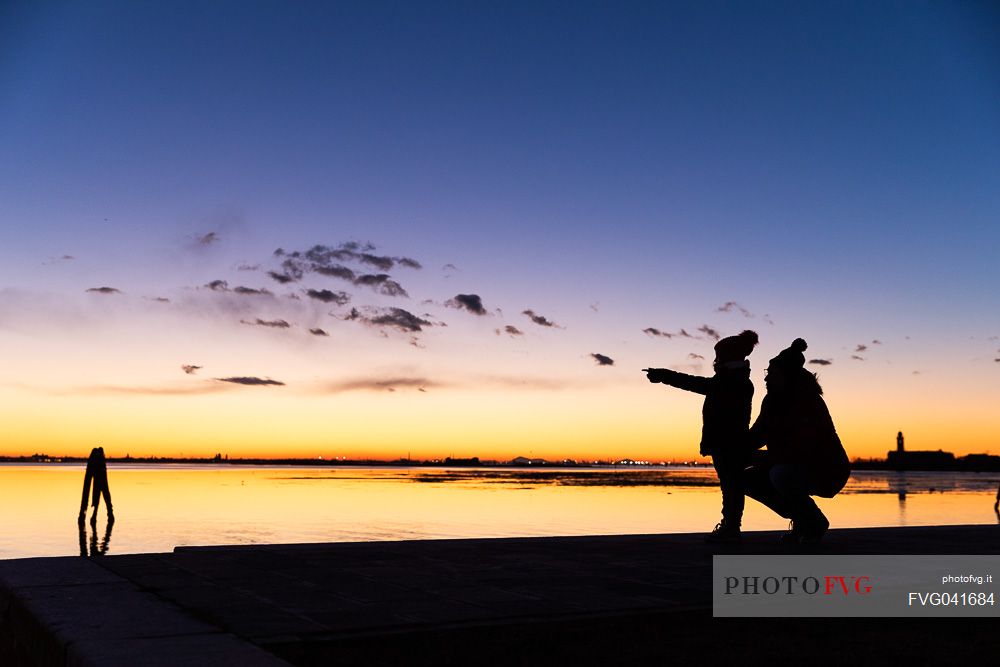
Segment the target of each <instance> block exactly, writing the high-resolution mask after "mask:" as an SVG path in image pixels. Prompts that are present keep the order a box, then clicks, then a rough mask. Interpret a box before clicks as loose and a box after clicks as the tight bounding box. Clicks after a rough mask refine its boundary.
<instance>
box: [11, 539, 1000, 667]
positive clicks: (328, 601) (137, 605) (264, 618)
mask: <svg viewBox="0 0 1000 667" xmlns="http://www.w3.org/2000/svg"><path fill="white" fill-rule="evenodd" d="M777 536H778V533H772V532H760V533H749V534H747V535H746V536H745V538H744V542H743V543H742V544H739V545H732V546H728V545H727V546H719V545H710V544H706V543H705V542H703V541H702V536H701V535H700V534H699V535H676V534H674V535H627V536H594V537H553V538H516V539H475V540H428V541H405V542H356V543H339V544H303V545H266V546H246V547H198V548H194V547H185V548H178V549H176V550H175V551H174V552H172V553H164V554H141V555H121V556H104V557H96V558H91V559H84V558H80V557H61V558H29V559H20V560H9V561H0V611H2V616H0V664H4V665H7V664H25V665H39V666H42V665H45V666H47V665H111V666H117V665H139V664H141V665H202V664H204V665H213V666H214V667H218V666H220V665H230V664H232V665H281V664H295V665H325V664H338V665H353V664H358V665H361V664H365V665H378V664H390V663H391V664H415V665H441V664H470V663H475V664H549V665H551V664H569V663H577V664H599V663H600V664H625V663H632V664H640V663H644V662H663V661H666V660H685V661H693V660H701V661H712V662H716V663H727V662H731V663H733V664H736V663H739V664H765V663H768V664H772V665H773V664H774V661H776V660H780V659H785V660H787V659H789V658H793V657H794V658H796V659H808V660H810V662H813V663H819V664H833V663H840V664H843V662H845V661H848V660H867V659H869V658H871V659H879V658H881V659H884V660H890V659H891V660H893V661H896V662H898V661H899V660H901V659H902V660H908V659H912V660H913V661H915V662H922V663H923V662H927V660H942V661H947V662H955V661H958V660H963V659H969V660H974V659H976V656H979V658H978V659H980V660H981V659H982V658H983V655H984V654H983V651H987V652H992V655H994V656H995V655H997V654H1000V632H997V631H996V628H995V621H989V620H988V619H984V622H979V621H978V620H973V621H969V620H962V621H955V622H950V621H949V620H947V619H945V620H936V621H929V620H923V621H917V620H910V619H811V620H810V619H771V620H767V619H712V618H711V567H712V561H711V556H712V554H714V553H747V554H778V553H802V552H803V549H802V548H801V547H799V548H796V549H795V550H789V548H788V547H783V546H782V545H779V544H778V543H777V542H776V540H777ZM807 552H816V553H825V554H837V553H840V554H997V555H998V560H997V562H998V568H997V569H998V572H997V575H1000V526H936V527H913V528H877V529H845V530H834V531H831V532H830V533H829V534H828V536H827V538H826V540H825V541H824V542H823V543H822V544H821V545H814V546H812V547H810V548H809V551H807Z"/></svg>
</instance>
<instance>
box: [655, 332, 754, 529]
mask: <svg viewBox="0 0 1000 667" xmlns="http://www.w3.org/2000/svg"><path fill="white" fill-rule="evenodd" d="M757 340H758V338H757V334H756V333H755V332H753V331H749V330H748V331H744V332H743V333H741V334H739V335H738V336H729V337H728V338H723V339H722V340H720V341H719V342H718V343H716V344H715V362H714V364H713V366H714V368H715V375H713V376H712V377H701V376H698V375H688V374H687V373H679V372H677V371H672V370H668V369H665V368H647V369H645V371H646V377H647V378H648V379H649V381H650V382H653V383H660V384H666V385H670V386H672V387H677V388H678V389H684V390H686V391H693V392H695V393H698V394H703V395H704V396H705V403H704V404H703V406H702V410H701V414H702V431H701V448H700V451H701V454H702V456H711V457H712V464H713V465H714V466H715V472H716V474H718V476H719V486H720V487H721V488H722V521H721V522H720V523H719V524H718V525H716V527H715V530H713V531H712V532H711V533H710V534H709V535H707V536H706V538H705V539H706V540H708V541H710V542H737V541H739V539H740V524H741V523H742V521H743V505H744V502H745V500H744V496H743V482H742V475H743V468H744V467H746V465H747V459H748V456H749V453H750V452H749V450H748V448H747V446H746V442H747V432H748V429H749V427H750V404H751V401H752V400H753V383H752V382H751V381H750V362H749V361H747V357H748V356H750V353H751V352H753V348H754V346H756V345H757Z"/></svg>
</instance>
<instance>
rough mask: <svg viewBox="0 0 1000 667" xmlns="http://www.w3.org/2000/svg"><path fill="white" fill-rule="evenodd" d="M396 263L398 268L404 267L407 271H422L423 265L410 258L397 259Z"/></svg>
mask: <svg viewBox="0 0 1000 667" xmlns="http://www.w3.org/2000/svg"><path fill="white" fill-rule="evenodd" d="M396 263H397V264H399V265H400V266H405V267H406V268H408V269H422V268H424V266H423V264H421V263H420V262H418V261H417V260H415V259H413V258H412V257H397V258H396Z"/></svg>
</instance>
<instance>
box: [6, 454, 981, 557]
mask: <svg viewBox="0 0 1000 667" xmlns="http://www.w3.org/2000/svg"><path fill="white" fill-rule="evenodd" d="M81 472H82V466H81V465H0V504H2V505H4V506H7V507H15V506H16V507H18V508H23V509H22V510H20V511H18V512H15V513H11V514H10V515H9V516H7V517H6V518H5V530H4V531H0V559H3V558H21V557H28V556H43V555H44V556H59V555H67V554H72V553H79V554H81V555H84V556H87V557H94V556H100V555H102V554H105V553H109V552H110V549H111V528H112V526H110V525H107V524H105V523H103V522H101V523H100V524H99V525H97V526H91V525H90V522H89V521H88V522H87V523H86V524H85V525H84V526H82V527H81V529H80V536H79V543H77V542H76V541H74V540H73V539H72V533H67V532H66V531H65V530H64V529H58V528H56V529H54V528H53V527H54V526H66V525H67V520H68V518H69V516H68V514H67V508H71V507H72V505H73V504H75V503H78V502H80V474H81ZM108 476H109V478H110V482H111V484H112V485H113V486H114V487H115V505H116V508H121V509H123V510H124V511H125V512H126V515H127V516H128V521H127V523H126V524H124V525H121V526H119V527H118V528H117V529H116V530H115V531H114V533H115V535H114V538H115V544H114V552H113V553H115V554H125V553H143V552H146V553H148V552H158V551H159V552H163V551H171V550H173V548H174V547H176V546H182V545H209V544H267V543H295V542H300V543H301V542H337V541H361V540H400V539H442V538H469V537H530V536H543V535H597V534H604V535H614V534H638V533H670V532H705V531H707V530H709V529H710V528H711V527H712V525H714V524H715V523H716V522H717V521H718V511H719V498H718V494H719V489H718V486H717V481H716V478H715V474H714V471H713V470H711V469H710V468H704V469H702V468H690V467H684V468H680V467H678V468H675V469H671V468H666V469H665V468H659V467H658V468H654V469H650V470H642V469H627V470H621V469H619V470H613V469H608V468H604V469H579V468H577V469H548V468H547V469H544V470H539V469H486V470H477V469H469V468H466V469H445V468H370V469H363V468H306V467H291V466H287V467H280V466H268V467H263V466H261V467H251V466H230V465H220V466H182V465H174V466H170V465H160V466H142V465H136V464H133V465H112V466H110V467H109V469H108ZM998 482H1000V475H998V474H996V473H989V474H986V473H983V474H975V473H927V472H906V473H897V472H893V471H859V472H857V473H855V475H853V476H852V477H851V480H850V481H849V482H848V485H847V487H846V488H845V490H844V492H843V493H841V494H840V495H838V496H837V497H836V498H833V499H825V498H824V499H818V502H819V504H820V506H821V507H822V509H823V512H824V514H826V515H827V516H828V517H830V521H831V523H832V524H833V526H834V527H835V528H847V527H864V526H899V525H944V524H993V523H994V521H1000V515H998V514H996V513H994V514H990V509H991V508H992V506H993V504H994V503H993V501H994V499H995V496H996V492H997V485H998ZM72 511H73V510H72V509H71V510H70V512H72ZM88 518H89V517H88ZM744 526H745V528H746V530H783V529H785V528H786V527H787V522H784V521H781V520H780V518H778V517H775V516H774V515H773V513H771V512H770V511H768V510H767V509H766V508H763V507H761V506H759V505H757V504H756V503H750V504H749V505H748V507H747V512H746V515H745V517H744ZM88 528H89V529H90V530H89V531H88ZM102 538H103V539H102Z"/></svg>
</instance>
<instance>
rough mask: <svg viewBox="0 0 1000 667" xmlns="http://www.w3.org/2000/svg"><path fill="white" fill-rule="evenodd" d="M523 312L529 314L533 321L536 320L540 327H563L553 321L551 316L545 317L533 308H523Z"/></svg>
mask: <svg viewBox="0 0 1000 667" xmlns="http://www.w3.org/2000/svg"><path fill="white" fill-rule="evenodd" d="M521 314H522V315H527V316H528V318H529V319H530V320H531V321H532V322H534V323H535V324H537V325H538V326H540V327H556V328H562V327H560V326H559V325H558V324H556V323H555V322H553V321H552V320H550V319H549V318H547V317H544V316H543V315H539V314H538V313H536V312H535V311H533V310H531V309H530V308H529V309H528V310H522V311H521Z"/></svg>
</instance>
